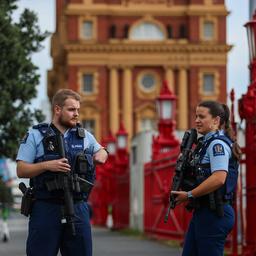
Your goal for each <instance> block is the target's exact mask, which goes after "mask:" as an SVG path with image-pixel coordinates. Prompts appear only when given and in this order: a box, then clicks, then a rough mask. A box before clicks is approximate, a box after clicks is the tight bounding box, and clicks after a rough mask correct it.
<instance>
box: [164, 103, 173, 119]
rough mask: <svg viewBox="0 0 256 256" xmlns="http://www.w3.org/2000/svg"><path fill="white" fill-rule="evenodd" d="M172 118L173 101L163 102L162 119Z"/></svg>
mask: <svg viewBox="0 0 256 256" xmlns="http://www.w3.org/2000/svg"><path fill="white" fill-rule="evenodd" d="M171 118H172V102H171V100H163V101H162V119H171Z"/></svg>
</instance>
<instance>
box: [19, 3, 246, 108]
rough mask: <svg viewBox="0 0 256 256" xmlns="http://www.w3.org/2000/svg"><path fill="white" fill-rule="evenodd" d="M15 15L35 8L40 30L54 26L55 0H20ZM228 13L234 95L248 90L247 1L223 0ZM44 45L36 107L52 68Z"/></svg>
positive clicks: (38, 60)
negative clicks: (25, 9)
mask: <svg viewBox="0 0 256 256" xmlns="http://www.w3.org/2000/svg"><path fill="white" fill-rule="evenodd" d="M17 3H18V6H19V10H18V12H17V13H16V15H18V13H19V12H21V10H23V9H24V8H25V7H26V8H29V9H31V10H34V11H35V12H36V13H37V14H38V19H39V24H40V26H41V29H42V31H44V30H48V31H49V32H53V31H54V30H55V0H36V1H35V0H20V1H18V2H17ZM226 5H227V9H228V11H230V14H229V16H228V19H227V41H228V43H229V44H231V45H233V48H232V50H231V52H230V53H229V56H228V68H227V71H228V72H227V84H228V91H230V90H231V88H235V92H236V96H237V98H240V96H241V94H242V93H245V92H246V91H247V86H248V75H249V71H248V43H247V36H246V30H245V28H244V26H243V25H244V24H245V23H246V22H247V21H248V17H249V1H247V0H226ZM44 46H45V49H44V50H42V51H41V52H40V53H37V54H34V56H33V61H34V63H35V64H36V65H37V66H38V67H39V72H40V74H41V79H40V85H39V86H38V91H39V93H38V98H37V99H36V100H35V101H34V105H35V106H36V107H40V105H41V100H44V101H45V100H47V94H46V83H47V70H48V69H51V63H52V61H51V58H50V39H49V38H48V39H47V40H45V42H44Z"/></svg>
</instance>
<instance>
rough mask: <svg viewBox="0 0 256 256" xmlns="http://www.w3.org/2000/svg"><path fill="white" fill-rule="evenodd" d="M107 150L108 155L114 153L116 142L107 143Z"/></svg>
mask: <svg viewBox="0 0 256 256" xmlns="http://www.w3.org/2000/svg"><path fill="white" fill-rule="evenodd" d="M107 150H108V152H109V154H110V155H114V154H115V153H116V143H115V142H110V143H108V145H107Z"/></svg>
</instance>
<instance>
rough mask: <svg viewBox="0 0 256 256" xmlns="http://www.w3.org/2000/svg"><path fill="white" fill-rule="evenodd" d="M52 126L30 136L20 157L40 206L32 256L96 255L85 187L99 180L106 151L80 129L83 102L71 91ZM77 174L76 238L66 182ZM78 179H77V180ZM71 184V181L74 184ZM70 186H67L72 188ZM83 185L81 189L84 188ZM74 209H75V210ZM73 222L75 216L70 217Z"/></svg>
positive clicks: (61, 98) (55, 105) (33, 224)
mask: <svg viewBox="0 0 256 256" xmlns="http://www.w3.org/2000/svg"><path fill="white" fill-rule="evenodd" d="M52 109H53V119H52V123H51V124H39V125H36V126H33V128H32V129H30V130H29V132H28V133H27V135H26V136H25V138H24V139H23V140H22V142H21V144H20V148H19V151H18V155H17V158H16V160H17V175H18V177H22V178H30V184H31V186H32V188H33V191H34V197H35V201H34V203H33V207H32V212H31V214H30V220H29V233H28V239H27V255H28V256H35V255H36V256H40V255H42V256H53V255H57V253H58V251H59V249H60V252H61V254H62V255H70V256H71V255H76V256H78V255H83V256H91V255H92V241H91V227H90V222H89V209H88V205H87V203H86V200H87V197H88V193H89V190H90V189H85V190H83V188H82V187H83V185H82V183H83V182H84V181H85V180H87V181H88V184H91V183H93V180H94V163H100V164H102V163H104V162H105V161H106V159H107V152H106V150H105V149H104V148H103V147H102V146H101V145H100V144H99V143H98V142H97V141H96V140H95V138H94V136H93V135H92V134H90V133H89V132H87V131H86V130H84V129H83V128H81V127H80V126H79V125H78V116H79V109H80V96H79V95H78V94H77V93H76V92H74V91H72V90H69V89H61V90H59V91H58V92H57V93H56V94H55V95H54V97H53V100H52ZM58 136H62V138H63V142H64V143H63V144H62V145H64V146H63V147H64V149H65V157H63V155H61V154H60V150H61V149H60V143H59V142H58V139H57V138H58ZM71 173H72V174H74V173H75V175H76V176H74V177H76V179H77V180H76V181H78V183H79V184H78V186H79V189H78V190H76V191H73V190H72V189H71V191H72V192H71V193H72V198H71V199H72V202H73V201H74V204H73V210H74V214H73V216H71V217H73V218H74V220H72V222H73V225H74V227H75V235H74V234H72V232H70V229H69V228H68V225H63V224H62V222H65V221H67V220H65V216H63V215H64V213H63V212H64V207H63V204H64V199H65V191H63V189H62V186H64V185H65V184H66V183H65V184H64V185H63V184H62V183H63V182H62V181H63V180H62V179H60V177H61V178H62V177H67V176H64V175H69V174H71ZM72 177H73V176H72ZM70 182H71V181H70V180H68V184H69V183H70ZM66 185H67V184H66ZM80 185H81V187H80ZM71 207H72V205H71ZM69 217H70V216H69Z"/></svg>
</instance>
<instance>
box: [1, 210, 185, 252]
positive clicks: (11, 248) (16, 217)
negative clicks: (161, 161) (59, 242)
mask: <svg viewBox="0 0 256 256" xmlns="http://www.w3.org/2000/svg"><path fill="white" fill-rule="evenodd" d="M27 222H28V218H25V217H23V216H22V215H20V214H12V216H11V218H10V219H9V221H8V224H9V229H10V235H11V239H10V241H9V242H7V243H3V242H2V241H0V255H1V256H25V255H26V253H25V246H26V238H27ZM92 232H93V256H130V255H132V256H151V255H152V256H153V255H154V256H155V255H157V256H179V255H181V249H179V248H173V247H170V246H167V245H165V244H163V243H160V242H157V241H153V240H149V239H145V238H142V237H138V236H127V235H124V234H123V233H121V232H117V231H109V230H108V229H105V228H99V227H93V229H92ZM74 256H75V255H74Z"/></svg>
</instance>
